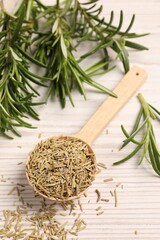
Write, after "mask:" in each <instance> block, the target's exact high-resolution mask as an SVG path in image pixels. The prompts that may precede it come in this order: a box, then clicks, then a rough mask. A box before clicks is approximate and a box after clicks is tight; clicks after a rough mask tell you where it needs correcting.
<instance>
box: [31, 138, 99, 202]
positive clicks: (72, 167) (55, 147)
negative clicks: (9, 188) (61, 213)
mask: <svg viewBox="0 0 160 240" xmlns="http://www.w3.org/2000/svg"><path fill="white" fill-rule="evenodd" d="M95 174H96V163H95V156H94V153H93V152H92V151H91V149H90V148H89V146H88V145H87V144H86V143H84V142H82V141H81V140H79V139H77V138H73V137H63V136H62V137H53V138H49V139H47V140H45V141H41V142H40V143H39V144H38V145H37V146H36V147H35V149H34V150H33V151H32V152H31V153H30V156H29V161H28V164H27V176H28V179H29V181H30V183H31V185H32V186H34V190H35V191H36V192H37V193H40V194H41V195H43V196H45V197H47V198H51V199H56V200H68V199H70V198H72V197H76V196H79V194H81V193H83V192H84V191H85V190H86V189H87V188H88V187H89V186H90V185H91V183H92V181H93V180H94V178H95Z"/></svg>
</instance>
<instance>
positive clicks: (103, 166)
mask: <svg viewBox="0 0 160 240" xmlns="http://www.w3.org/2000/svg"><path fill="white" fill-rule="evenodd" d="M97 165H98V166H99V167H102V168H104V169H107V167H106V164H104V163H101V162H99V163H97Z"/></svg>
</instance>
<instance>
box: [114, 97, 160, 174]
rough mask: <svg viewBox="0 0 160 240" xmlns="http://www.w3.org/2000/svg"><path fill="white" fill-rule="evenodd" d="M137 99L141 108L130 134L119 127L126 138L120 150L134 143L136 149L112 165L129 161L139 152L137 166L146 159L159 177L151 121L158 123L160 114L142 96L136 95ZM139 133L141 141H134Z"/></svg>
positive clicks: (159, 153) (159, 164)
mask: <svg viewBox="0 0 160 240" xmlns="http://www.w3.org/2000/svg"><path fill="white" fill-rule="evenodd" d="M138 99H139V101H140V104H141V108H140V111H139V114H138V116H137V119H136V121H135V124H134V126H133V129H132V131H131V133H130V134H129V133H128V132H127V131H126V129H125V128H124V126H123V125H122V126H121V129H122V131H123V133H124V135H125V137H126V139H125V140H124V141H123V142H124V143H123V145H122V147H121V149H122V148H123V147H125V146H126V145H127V144H128V143H130V142H132V143H134V144H135V145H136V147H135V149H134V150H133V151H132V152H131V153H130V154H129V155H128V156H126V157H125V158H123V159H122V160H120V161H118V162H115V163H114V165H118V164H120V163H123V162H125V161H127V160H129V159H130V158H132V157H133V156H134V155H135V154H136V153H137V152H139V151H140V150H141V156H140V159H139V165H140V164H141V163H142V161H143V160H144V159H146V160H147V161H148V162H149V163H150V164H151V166H152V168H153V169H154V171H155V172H156V173H157V174H158V175H160V149H159V147H158V145H157V142H156V137H155V134H154V129H153V125H152V120H158V121H160V112H159V111H158V110H157V109H156V108H155V107H153V106H152V105H150V104H149V103H147V102H146V100H145V99H144V97H143V96H142V94H138ZM139 133H142V138H141V140H136V139H135V138H136V137H137V136H138V135H139Z"/></svg>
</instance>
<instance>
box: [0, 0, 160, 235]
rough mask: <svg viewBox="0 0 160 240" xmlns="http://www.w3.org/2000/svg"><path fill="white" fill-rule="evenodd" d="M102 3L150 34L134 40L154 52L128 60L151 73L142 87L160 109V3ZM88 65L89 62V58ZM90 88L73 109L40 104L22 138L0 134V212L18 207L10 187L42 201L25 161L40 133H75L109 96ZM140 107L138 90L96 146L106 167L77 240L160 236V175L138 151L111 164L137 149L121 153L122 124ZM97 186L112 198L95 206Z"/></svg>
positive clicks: (115, 75) (104, 79) (113, 81)
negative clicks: (114, 194) (22, 189)
mask: <svg viewBox="0 0 160 240" xmlns="http://www.w3.org/2000/svg"><path fill="white" fill-rule="evenodd" d="M5 1H6V2H8V3H11V2H12V1H10V0H5ZM46 1H47V0H46ZM101 3H102V4H103V6H104V16H105V17H106V18H109V14H110V12H111V10H115V17H116V19H115V22H116V21H118V16H119V11H120V10H121V9H122V10H124V13H125V21H126V22H127V21H128V20H129V19H131V16H132V14H133V13H135V14H136V22H135V25H134V28H133V30H134V31H136V32H137V31H138V32H139V33H143V32H150V33H151V34H150V35H149V36H147V37H145V38H140V39H137V40H136V41H137V42H138V43H141V44H144V45H146V46H147V47H149V49H150V50H149V51H145V52H134V51H131V52H130V61H131V64H132V65H140V66H141V67H142V68H144V69H146V71H147V72H148V73H149V77H148V80H147V82H146V83H145V84H144V85H143V86H142V87H141V89H140V90H139V91H141V92H142V93H143V95H144V96H145V97H146V99H148V101H149V102H151V103H152V104H153V105H155V106H156V107H157V108H159V109H160V95H159V92H160V69H159V65H160V47H159V39H160V20H159V16H160V1H159V0H149V1H148V0H141V1H139V0H134V1H131V0H118V1H117V0H110V1H106V0H101ZM84 48H87V46H84ZM95 59H96V56H95ZM95 59H92V60H93V61H94V60H95ZM85 64H88V65H89V64H91V63H86V62H85ZM122 76H123V73H122V66H121V64H118V69H116V70H114V72H111V73H108V74H106V75H105V76H100V77H97V78H96V80H97V81H98V82H100V83H102V84H104V85H105V86H107V87H109V88H112V89H113V88H114V87H115V86H116V85H117V83H118V82H119V80H120V79H121V78H122ZM87 89H88V92H87V101H84V99H83V98H82V96H80V95H79V94H78V93H77V92H74V93H73V99H74V102H75V105H76V107H75V108H72V106H71V105H70V103H69V101H67V106H66V108H65V109H64V110H62V109H61V107H60V105H59V103H58V101H57V100H55V102H49V103H48V104H47V106H40V107H38V111H39V113H40V118H41V121H39V122H37V121H35V120H30V122H31V123H33V124H34V126H37V127H38V128H37V129H33V130H29V129H20V131H21V133H22V135H23V137H22V138H18V137H15V139H14V140H12V141H9V140H7V139H4V138H2V137H1V138H0V179H1V178H2V175H3V176H4V178H5V179H6V182H1V181H0V215H1V214H2V210H3V209H6V208H10V209H12V208H13V209H14V208H15V207H14V206H13V203H15V204H16V205H17V204H19V202H18V199H17V196H16V194H15V193H13V194H12V195H8V192H9V191H10V189H11V188H12V186H15V185H16V184H17V183H21V184H24V185H25V186H26V190H25V192H24V194H23V197H24V200H25V201H27V202H30V203H34V205H35V206H34V208H33V210H34V209H36V206H37V205H39V204H40V199H35V198H34V195H33V192H32V189H31V188H30V187H29V185H28V183H27V180H26V177H25V162H26V159H27V156H28V153H29V151H30V150H31V149H32V148H33V146H34V145H35V144H36V143H37V142H38V141H40V139H39V138H38V135H39V134H40V133H41V134H42V136H41V139H44V138H46V137H50V136H52V135H60V134H65V135H67V134H71V133H73V134H74V133H75V132H78V131H79V130H80V129H81V127H82V126H83V125H84V124H85V123H86V121H87V120H88V119H89V117H90V116H91V115H92V114H93V113H94V112H95V111H96V109H97V108H98V107H99V106H100V105H101V104H102V102H103V101H104V100H105V98H106V95H104V94H100V93H99V92H95V91H94V90H93V89H92V88H91V87H87ZM138 109H139V103H138V101H137V99H136V94H135V95H134V97H133V98H132V99H131V100H130V101H129V102H128V103H127V105H126V106H125V107H124V108H123V109H122V110H121V111H120V112H119V113H118V115H117V116H116V117H115V118H114V119H113V120H112V122H111V123H110V124H109V125H108V126H107V128H105V129H104V131H103V132H102V133H101V134H100V136H99V137H98V138H97V140H96V141H95V143H94V144H93V149H94V152H95V153H96V156H97V159H98V161H100V162H103V163H105V164H106V165H107V167H108V168H107V169H104V170H102V172H101V173H100V174H99V175H98V176H97V178H96V180H95V182H94V184H93V186H92V187H91V188H90V189H89V191H88V197H87V198H85V197H82V198H81V202H82V204H83V208H84V213H83V214H82V215H83V217H84V219H85V221H86V222H87V228H86V230H85V231H82V232H81V234H80V235H79V240H106V239H107V240H159V239H160V191H159V190H160V179H159V178H158V177H157V176H155V175H154V173H153V171H152V170H151V169H150V166H149V165H148V164H147V163H144V164H143V165H142V166H141V167H138V166H137V162H138V155H137V156H136V157H134V158H133V159H132V160H130V161H129V162H127V163H125V164H123V165H120V166H114V167H113V166H112V163H113V162H115V161H118V160H120V159H121V158H122V157H124V156H125V155H126V154H127V153H129V152H130V151H131V150H132V148H133V146H131V145H128V146H127V148H126V149H125V150H123V151H119V147H120V145H121V143H122V140H123V139H124V137H123V134H122V132H121V130H120V125H121V124H124V126H126V128H127V129H128V130H130V129H131V127H132V124H133V121H134V119H135V117H136V114H137V113H138ZM155 128H156V132H157V134H158V135H157V136H159V132H160V130H159V126H155ZM157 141H158V143H159V146H160V138H159V137H157ZM20 146H21V148H20ZM19 162H23V164H21V165H17V164H18V163H19ZM108 177H113V179H114V181H113V182H110V183H104V182H103V180H104V179H106V178H108ZM118 183H122V184H123V189H122V188H121V185H120V186H119V187H116V185H117V184H118ZM115 188H116V189H117V194H118V207H116V208H115V206H114V198H113V197H112V196H111V195H110V190H111V191H114V189H115ZM95 189H99V190H100V192H101V195H102V197H103V198H109V200H110V201H109V203H105V202H100V203H99V204H98V205H97V203H96V194H95V192H94V191H95ZM89 200H90V203H89V204H88V201H89ZM99 205H101V206H102V209H103V210H104V214H103V215H100V216H96V211H95V209H96V208H97V207H98V206H99ZM0 217H1V216H0ZM57 219H58V220H60V221H62V222H63V221H65V220H64V218H63V217H62V216H60V215H59V214H57ZM67 220H68V221H69V222H70V223H71V222H73V217H72V216H67ZM1 225H2V222H1V221H0V226H1Z"/></svg>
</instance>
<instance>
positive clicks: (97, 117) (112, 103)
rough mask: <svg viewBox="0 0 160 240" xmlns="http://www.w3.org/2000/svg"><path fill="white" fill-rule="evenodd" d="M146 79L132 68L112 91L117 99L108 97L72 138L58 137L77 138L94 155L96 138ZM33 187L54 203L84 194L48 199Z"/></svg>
mask: <svg viewBox="0 0 160 240" xmlns="http://www.w3.org/2000/svg"><path fill="white" fill-rule="evenodd" d="M146 78H147V73H146V72H145V71H144V70H143V69H141V68H139V67H137V66H135V67H132V68H131V70H130V71H129V72H128V73H127V74H126V75H125V76H124V78H123V79H122V80H121V81H120V82H119V84H118V85H117V86H116V88H115V89H114V93H115V94H117V96H118V98H113V97H110V96H109V97H108V98H107V99H106V100H105V101H104V102H103V104H102V105H101V106H100V107H99V108H98V110H97V111H96V112H95V113H94V114H93V116H92V117H91V118H90V119H89V120H88V122H87V123H86V124H85V125H84V126H83V127H82V129H81V130H80V131H79V132H78V133H76V134H74V135H72V136H59V137H61V138H65V139H66V140H67V138H76V139H77V138H78V139H79V140H80V141H82V142H83V143H85V144H87V145H88V149H89V152H90V153H93V154H94V152H93V150H92V148H91V146H90V145H91V144H92V142H93V141H94V140H95V139H96V137H97V136H98V135H99V133H100V132H101V131H102V130H103V129H104V127H105V126H106V125H107V124H108V123H109V122H110V121H111V120H112V118H113V117H114V116H115V115H116V113H118V112H119V110H120V109H121V108H122V107H123V106H124V105H125V103H126V102H127V101H128V100H129V99H130V98H131V97H132V96H133V94H134V93H135V92H136V91H137V89H138V88H139V87H140V86H141V85H142V83H143V82H144V81H145V80H146ZM59 137H52V138H59ZM44 141H45V140H44ZM41 143H43V141H42V142H41ZM41 143H39V144H41ZM94 156H95V155H94ZM30 160H31V158H30V156H29V158H28V160H27V164H26V175H27V179H28V181H29V183H30V185H31V186H33V184H32V183H31V179H30V176H29V171H30V166H29V163H30ZM93 161H94V166H95V173H96V158H95V157H94V159H93ZM33 187H34V189H35V191H36V192H37V193H38V194H40V195H41V196H43V197H45V198H47V199H50V200H56V201H68V200H72V199H75V198H78V197H79V196H80V195H81V194H83V193H84V191H82V192H80V193H79V194H78V195H74V196H70V197H68V198H65V199H58V198H57V197H56V198H55V197H54V196H49V197H48V196H46V195H45V194H44V193H42V192H39V191H37V189H36V188H35V186H33ZM87 188H88V187H87ZM87 188H86V189H87ZM86 189H85V190H86Z"/></svg>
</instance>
